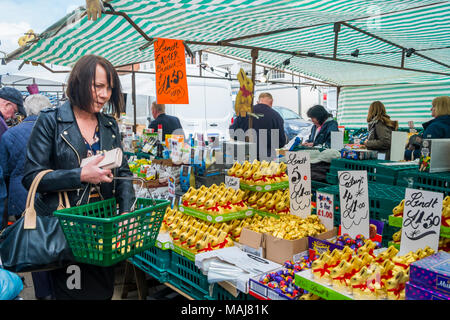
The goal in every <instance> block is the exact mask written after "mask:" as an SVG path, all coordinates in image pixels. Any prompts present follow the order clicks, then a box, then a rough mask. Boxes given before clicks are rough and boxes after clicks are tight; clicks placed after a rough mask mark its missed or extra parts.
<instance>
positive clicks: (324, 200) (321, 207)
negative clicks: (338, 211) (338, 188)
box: [316, 192, 334, 230]
mask: <svg viewBox="0 0 450 320" xmlns="http://www.w3.org/2000/svg"><path fill="white" fill-rule="evenodd" d="M316 212H317V216H318V217H319V218H320V221H321V222H322V224H323V225H324V226H325V228H326V229H327V230H332V229H333V226H334V225H333V222H334V197H333V195H332V194H327V193H322V192H316Z"/></svg>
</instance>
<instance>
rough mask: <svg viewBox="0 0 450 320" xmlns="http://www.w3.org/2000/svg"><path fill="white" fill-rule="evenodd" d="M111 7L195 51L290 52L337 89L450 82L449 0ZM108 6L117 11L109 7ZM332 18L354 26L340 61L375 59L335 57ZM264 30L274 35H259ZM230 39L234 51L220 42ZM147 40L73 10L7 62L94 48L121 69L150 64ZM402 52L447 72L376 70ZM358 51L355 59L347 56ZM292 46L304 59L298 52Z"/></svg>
mask: <svg viewBox="0 0 450 320" xmlns="http://www.w3.org/2000/svg"><path fill="white" fill-rule="evenodd" d="M108 3H109V4H110V5H111V6H112V7H113V9H114V10H115V11H116V12H122V13H126V14H127V15H128V17H129V18H130V19H131V20H132V21H133V22H134V23H135V24H136V25H137V26H138V27H139V28H140V29H141V30H142V31H143V32H144V33H145V34H146V35H147V36H148V37H149V38H158V37H165V38H173V39H181V40H185V41H187V43H190V45H189V47H190V49H191V50H192V51H196V50H199V49H206V48H208V49H209V50H210V51H215V52H219V53H223V54H227V55H230V56H234V57H240V58H244V59H251V56H250V49H248V48H249V47H256V48H261V49H263V50H259V57H258V62H259V63H266V64H269V65H274V66H282V63H283V61H286V60H287V59H288V58H291V59H290V60H289V61H290V64H289V66H288V68H289V69H290V70H293V71H295V72H299V73H302V74H304V75H309V76H313V77H316V78H318V79H321V80H324V81H327V82H329V83H330V84H334V85H337V86H348V85H361V84H386V83H405V82H410V81H415V82H417V81H428V80H446V79H449V78H450V66H449V65H450V19H449V18H448V16H449V12H450V2H449V1H433V0H421V1H419V0H402V1H398V0H395V1H393V0H384V1H380V0H165V1H149V0H113V1H109V2H108ZM106 10H108V11H111V9H109V8H108V7H106ZM83 11H84V10H81V13H83ZM335 22H347V23H348V24H349V25H351V26H353V27H355V28H357V29H356V30H355V29H354V28H351V27H348V26H345V25H341V30H340V32H339V35H338V42H337V55H336V58H337V59H341V60H348V61H355V62H368V63H372V64H375V65H364V64H353V63H348V62H344V61H341V60H332V58H333V51H334V37H335V33H334V31H333V27H334V23H335ZM359 29H360V30H362V31H364V32H369V33H370V34H373V35H375V36H377V37H379V38H382V39H384V40H387V41H389V43H388V42H384V41H381V40H380V39H376V38H374V37H372V36H370V35H368V34H365V33H361V32H360V31H359ZM357 30H358V31H357ZM274 31H277V32H276V33H273V32H274ZM261 33H268V34H263V35H260V36H255V35H258V34H261ZM241 37H248V38H245V39H240V38H241ZM230 39H231V40H230ZM233 39H235V40H233ZM199 42H201V43H199ZM196 43H197V44H196ZM225 43H228V44H229V45H232V47H229V46H225V45H223V46H220V45H218V44H225ZM391 43H392V44H391ZM146 44H148V41H147V40H146V39H144V37H143V36H142V35H141V34H140V33H139V32H138V31H137V30H136V29H135V28H133V26H132V25H131V24H130V23H129V22H128V21H127V20H126V19H125V18H124V17H122V16H118V15H110V14H103V15H102V17H101V18H100V19H98V20H97V21H88V20H87V17H86V15H82V14H80V12H78V13H77V12H74V13H72V14H70V15H68V16H67V17H64V18H63V19H61V20H60V21H59V22H57V23H56V24H55V25H53V26H52V27H50V28H49V29H48V30H46V31H45V32H43V33H42V34H41V35H40V39H39V41H37V42H35V43H32V44H30V45H28V46H27V47H26V48H23V49H24V50H20V51H19V52H16V53H15V54H13V56H11V58H13V59H24V60H29V61H36V62H43V63H51V64H56V65H64V66H71V65H72V64H73V63H74V62H75V61H77V59H78V58H80V57H81V56H83V55H85V54H90V53H93V54H98V55H102V56H104V57H105V58H107V59H109V60H110V61H111V62H112V63H113V64H114V65H125V64H131V63H137V62H143V61H149V60H153V46H151V45H150V46H147V47H146V48H143V46H144V45H146ZM144 47H145V46H144ZM401 48H406V49H409V48H413V49H415V50H416V53H420V54H422V55H424V56H426V57H429V58H431V59H433V60H435V61H437V62H434V61H432V60H428V59H426V58H423V57H420V56H418V55H416V54H415V53H413V54H412V55H411V57H405V60H404V67H405V68H409V69H417V70H424V71H429V72H437V73H441V74H434V73H425V72H415V71H406V70H401V69H395V68H386V67H380V66H376V65H379V64H380V65H389V66H392V67H400V66H401V60H402V49H401ZM265 49H267V50H268V51H266V50H265ZM356 49H358V50H359V56H358V57H353V56H351V55H350V54H351V53H352V52H354V50H356ZM430 49H433V50H430ZM274 51H275V52H274ZM293 52H297V53H299V54H303V56H293V55H292V54H291V53H293ZM308 53H310V54H311V53H314V54H315V57H309V56H307V54H308ZM439 62H440V63H439Z"/></svg>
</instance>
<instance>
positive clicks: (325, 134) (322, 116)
mask: <svg viewBox="0 0 450 320" xmlns="http://www.w3.org/2000/svg"><path fill="white" fill-rule="evenodd" d="M306 115H307V116H308V117H309V118H310V119H311V121H312V123H313V124H314V125H313V126H312V128H311V134H310V136H309V139H308V140H306V142H305V143H303V145H304V146H307V147H315V146H324V147H326V148H330V145H331V131H339V128H338V123H337V122H336V120H334V119H333V115H332V114H330V113H329V112H328V111H327V110H326V109H325V108H324V107H323V106H321V105H319V104H318V105H315V106H313V107H311V108H309V110H308V111H307V113H306Z"/></svg>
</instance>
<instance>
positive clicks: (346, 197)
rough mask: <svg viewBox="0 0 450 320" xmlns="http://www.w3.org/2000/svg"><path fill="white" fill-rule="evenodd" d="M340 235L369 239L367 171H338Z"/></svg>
mask: <svg viewBox="0 0 450 320" xmlns="http://www.w3.org/2000/svg"><path fill="white" fill-rule="evenodd" d="M338 178H339V199H340V207H341V234H345V233H348V235H349V236H350V237H352V238H355V237H356V236H357V235H358V234H361V235H363V236H364V237H365V238H369V219H370V217H369V188H368V185H367V171H338Z"/></svg>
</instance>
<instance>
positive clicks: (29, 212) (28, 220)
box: [23, 169, 70, 229]
mask: <svg viewBox="0 0 450 320" xmlns="http://www.w3.org/2000/svg"><path fill="white" fill-rule="evenodd" d="M52 171H53V170H51V169H48V170H43V171H41V172H39V173H38V174H37V175H36V177H35V178H34V180H33V182H32V183H31V186H30V190H29V191H28V196H27V203H26V206H25V211H24V212H23V215H24V223H23V228H24V229H36V210H35V208H34V200H35V197H36V191H37V188H38V185H39V183H40V182H41V180H42V177H44V176H45V175H46V174H47V173H49V172H52ZM63 193H64V199H65V201H66V208H70V202H69V197H68V195H67V192H65V191H64V192H63ZM58 195H59V205H58V210H59V209H60V208H64V205H63V204H62V196H61V192H58Z"/></svg>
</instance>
